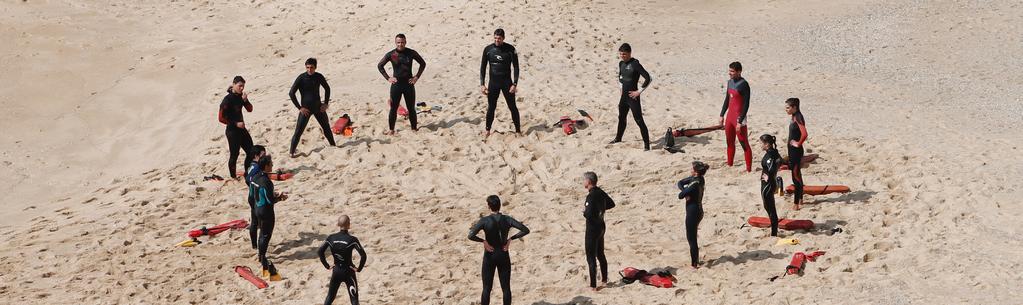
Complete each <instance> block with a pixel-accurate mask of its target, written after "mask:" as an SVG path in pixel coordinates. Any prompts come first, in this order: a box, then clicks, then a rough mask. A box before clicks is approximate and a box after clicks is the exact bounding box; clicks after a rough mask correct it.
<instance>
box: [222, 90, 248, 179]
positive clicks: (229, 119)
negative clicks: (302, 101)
mask: <svg viewBox="0 0 1023 305" xmlns="http://www.w3.org/2000/svg"><path fill="white" fill-rule="evenodd" d="M242 108H245V109H246V110H248V111H250V112H251V111H252V104H250V103H249V101H247V100H244V99H242V95H241V94H235V93H234V92H232V91H231V89H227V95H226V96H224V100H223V101H221V102H220V122H222V123H224V124H227V128H226V130H224V135H225V136H227V146H228V150H229V151H230V155H229V156H228V158H227V170H228V171H230V175H231V178H235V177H236V175H237V173H236V172H235V168H236V167H235V163H238V153H239V150H244V151H245V161H244V163H242V165H243V166H248V164H249V163H252V158H253V157H254V156H253V155H252V136H251V135H249V131H248V130H247V129H245V128H239V127H238V123H239V122H245V117H244V116H243V115H242Z"/></svg>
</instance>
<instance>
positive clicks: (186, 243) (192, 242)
mask: <svg viewBox="0 0 1023 305" xmlns="http://www.w3.org/2000/svg"><path fill="white" fill-rule="evenodd" d="M201 243H202V242H201V241H199V240H198V239H195V238H192V239H188V240H185V241H183V242H179V243H177V244H176V245H175V246H178V247H195V245H198V244H201Z"/></svg>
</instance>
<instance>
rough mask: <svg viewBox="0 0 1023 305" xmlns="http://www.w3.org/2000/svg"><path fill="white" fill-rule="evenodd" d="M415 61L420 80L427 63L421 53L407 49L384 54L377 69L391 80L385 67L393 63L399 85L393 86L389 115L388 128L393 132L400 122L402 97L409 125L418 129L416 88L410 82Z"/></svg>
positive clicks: (392, 66)
mask: <svg viewBox="0 0 1023 305" xmlns="http://www.w3.org/2000/svg"><path fill="white" fill-rule="evenodd" d="M413 61H414V62H417V63H419V71H418V72H416V76H415V77H416V78H417V79H418V78H419V76H421V75H423V70H425V69H426V61H425V60H423V57H422V56H419V52H416V50H413V49H409V48H405V49H404V50H401V51H398V49H394V50H391V51H388V52H387V54H384V58H381V59H380V62H379V63H377V69H378V70H380V75H383V76H384V79H390V78H391V76H389V75H387V70H384V65H385V64H387V63H391V68H392V69H393V70H394V78H396V79H397V80H398V82H397V83H394V84H391V99H390V103H391V105H390V106H391V109H390V112H388V113H387V126H388V127H390V130H391V131H394V123H395V121H397V120H398V104H399V103H400V102H401V97H402V96H405V109H408V121H409V124H411V125H412V130H417V129H418V127H417V125H416V86H415V85H413V84H410V83H409V80H411V79H412V62H413Z"/></svg>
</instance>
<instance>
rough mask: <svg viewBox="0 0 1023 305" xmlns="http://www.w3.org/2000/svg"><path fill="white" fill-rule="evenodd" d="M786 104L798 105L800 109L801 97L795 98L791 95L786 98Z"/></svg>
mask: <svg viewBox="0 0 1023 305" xmlns="http://www.w3.org/2000/svg"><path fill="white" fill-rule="evenodd" d="M785 105H789V106H792V107H796V110H797V111H798V110H799V99H798V98H794V97H790V98H789V99H787V100H785Z"/></svg>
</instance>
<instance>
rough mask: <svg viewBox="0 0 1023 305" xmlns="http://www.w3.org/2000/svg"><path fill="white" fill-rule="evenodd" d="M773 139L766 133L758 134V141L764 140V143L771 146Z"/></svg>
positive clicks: (772, 145)
mask: <svg viewBox="0 0 1023 305" xmlns="http://www.w3.org/2000/svg"><path fill="white" fill-rule="evenodd" d="M775 140H776V139H775V138H774V136H772V135H769V134H766V133H765V134H762V135H760V142H764V143H767V144H770V145H771V147H774V144H775Z"/></svg>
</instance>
